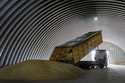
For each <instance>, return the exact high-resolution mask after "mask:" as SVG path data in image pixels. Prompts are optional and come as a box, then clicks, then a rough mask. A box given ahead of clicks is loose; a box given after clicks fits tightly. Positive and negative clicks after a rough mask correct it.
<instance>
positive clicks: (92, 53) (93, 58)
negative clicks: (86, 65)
mask: <svg viewBox="0 0 125 83" xmlns="http://www.w3.org/2000/svg"><path fill="white" fill-rule="evenodd" d="M95 54H96V50H95V49H94V50H92V51H91V57H92V61H95Z"/></svg>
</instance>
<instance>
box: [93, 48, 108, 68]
mask: <svg viewBox="0 0 125 83" xmlns="http://www.w3.org/2000/svg"><path fill="white" fill-rule="evenodd" d="M95 61H96V64H97V65H98V66H99V67H100V68H104V67H106V68H107V53H106V50H103V49H101V50H100V49H99V50H96V54H95Z"/></svg>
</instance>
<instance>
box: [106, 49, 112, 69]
mask: <svg viewBox="0 0 125 83" xmlns="http://www.w3.org/2000/svg"><path fill="white" fill-rule="evenodd" d="M106 54H107V66H108V67H110V65H111V64H110V52H109V51H108V50H107V51H106Z"/></svg>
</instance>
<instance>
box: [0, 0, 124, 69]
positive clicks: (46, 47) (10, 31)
mask: <svg viewBox="0 0 125 83" xmlns="http://www.w3.org/2000/svg"><path fill="white" fill-rule="evenodd" d="M97 14H100V15H105V16H106V15H111V16H116V15H117V16H119V17H120V18H122V19H124V17H125V2H124V1H118V0H101V1H100V0H0V66H1V67H3V66H5V65H10V64H16V63H19V62H22V61H25V60H28V59H42V58H43V57H44V56H47V57H49V52H51V51H52V48H53V47H54V46H55V45H56V43H57V41H56V40H57V39H58V38H59V37H60V36H59V34H60V32H63V31H65V29H67V28H65V25H66V24H67V23H69V22H71V21H72V19H73V18H75V17H89V16H94V15H97Z"/></svg>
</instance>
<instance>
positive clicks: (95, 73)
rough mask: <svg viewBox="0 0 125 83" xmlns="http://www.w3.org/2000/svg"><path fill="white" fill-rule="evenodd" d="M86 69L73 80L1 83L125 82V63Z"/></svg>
mask: <svg viewBox="0 0 125 83" xmlns="http://www.w3.org/2000/svg"><path fill="white" fill-rule="evenodd" d="M85 71H86V74H85V75H83V76H82V77H80V78H77V79H73V80H50V81H0V83H17V82H18V83H125V65H110V67H109V68H108V69H93V70H85Z"/></svg>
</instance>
